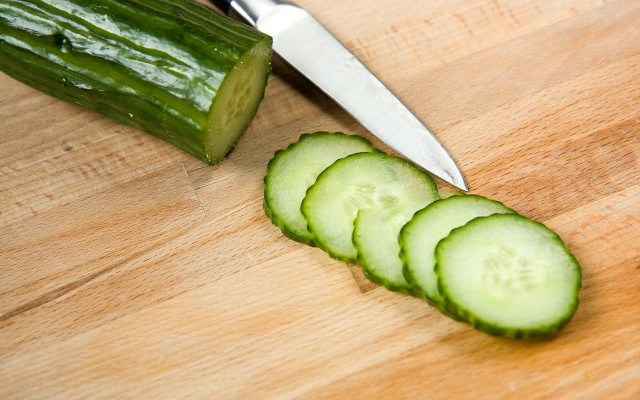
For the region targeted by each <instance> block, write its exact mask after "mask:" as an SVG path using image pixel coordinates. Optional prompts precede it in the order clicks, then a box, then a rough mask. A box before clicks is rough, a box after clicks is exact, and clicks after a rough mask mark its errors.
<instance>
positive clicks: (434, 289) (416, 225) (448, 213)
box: [399, 195, 514, 310]
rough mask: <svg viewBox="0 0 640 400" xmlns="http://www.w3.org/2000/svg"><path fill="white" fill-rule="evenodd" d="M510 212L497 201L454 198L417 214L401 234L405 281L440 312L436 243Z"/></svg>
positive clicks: (474, 196) (430, 206)
mask: <svg viewBox="0 0 640 400" xmlns="http://www.w3.org/2000/svg"><path fill="white" fill-rule="evenodd" d="M513 212H514V211H513V210H511V209H509V208H507V207H505V206H504V205H503V204H502V203H500V202H497V201H494V200H489V199H487V198H485V197H482V196H477V195H454V196H452V197H448V198H446V199H442V200H438V201H436V202H433V203H431V204H430V205H429V206H427V207H426V208H425V209H423V210H420V211H418V212H417V213H416V215H415V216H414V217H413V218H412V219H411V221H409V222H408V223H407V224H406V225H405V226H404V227H403V228H402V230H401V231H400V235H399V241H400V248H401V255H400V257H401V259H402V260H403V262H404V276H405V278H406V279H407V281H408V282H409V283H411V284H412V285H414V286H415V287H416V288H417V289H418V290H419V291H421V292H422V293H423V294H424V297H425V298H426V300H427V301H428V302H429V303H430V304H432V305H433V306H435V307H436V308H438V309H440V310H443V307H442V306H443V299H442V296H441V295H440V293H439V292H438V281H437V278H436V274H435V272H434V267H435V264H436V259H435V257H434V250H435V248H436V245H437V244H438V242H439V241H440V240H441V239H442V238H444V237H445V236H447V235H448V234H449V232H451V230H452V229H453V228H457V227H459V226H462V225H464V224H466V223H467V222H469V221H471V220H472V219H474V218H477V217H484V216H487V215H491V214H496V213H502V214H504V213H513Z"/></svg>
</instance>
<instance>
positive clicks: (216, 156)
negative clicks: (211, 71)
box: [207, 40, 271, 164]
mask: <svg viewBox="0 0 640 400" xmlns="http://www.w3.org/2000/svg"><path fill="white" fill-rule="evenodd" d="M270 70H271V42H270V41H267V40H265V41H262V42H259V43H257V44H256V45H255V46H254V47H253V49H251V50H250V51H248V52H247V53H246V54H245V55H244V56H242V58H240V60H239V61H238V62H237V63H236V65H235V66H234V67H233V70H232V71H231V72H230V73H229V74H228V75H227V76H226V77H225V79H224V81H223V82H222V84H221V85H220V89H219V91H218V95H217V96H216V99H215V101H214V103H213V104H212V105H211V110H210V111H209V129H208V132H207V162H208V163H209V164H215V163H217V162H218V161H220V160H221V159H222V158H223V157H224V156H225V155H226V154H227V153H228V152H229V150H231V148H232V147H233V145H234V144H235V143H236V142H237V141H238V139H239V138H240V136H241V135H242V133H244V131H245V130H246V129H247V127H248V126H249V124H250V123H251V120H252V119H253V116H254V115H255V114H256V112H257V111H258V106H259V105H260V101H261V100H262V98H263V97H264V86H265V81H266V80H267V78H268V76H269V72H270Z"/></svg>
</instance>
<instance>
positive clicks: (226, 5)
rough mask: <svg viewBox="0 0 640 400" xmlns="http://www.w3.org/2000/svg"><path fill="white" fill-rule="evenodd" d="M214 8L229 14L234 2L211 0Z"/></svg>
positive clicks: (229, 0) (230, 0)
mask: <svg viewBox="0 0 640 400" xmlns="http://www.w3.org/2000/svg"><path fill="white" fill-rule="evenodd" d="M209 1H210V2H212V3H213V5H214V6H216V7H218V8H219V9H220V10H221V11H222V12H223V13H225V14H229V7H230V6H231V2H232V1H233V0H209Z"/></svg>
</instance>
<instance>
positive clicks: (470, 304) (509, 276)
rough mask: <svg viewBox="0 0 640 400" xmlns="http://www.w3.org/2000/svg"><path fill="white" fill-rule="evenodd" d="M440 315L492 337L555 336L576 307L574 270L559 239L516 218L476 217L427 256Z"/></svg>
mask: <svg viewBox="0 0 640 400" xmlns="http://www.w3.org/2000/svg"><path fill="white" fill-rule="evenodd" d="M435 258H436V267H435V272H436V275H437V277H438V285H439V290H440V292H441V294H442V296H443V298H444V302H445V306H446V308H447V310H450V311H451V312H452V313H454V314H456V315H459V316H461V317H463V318H464V319H466V320H467V321H469V322H470V323H471V324H472V325H473V326H474V327H475V328H477V329H479V330H482V331H484V332H487V333H489V334H491V335H495V336H503V337H509V338H530V337H537V336H546V335H550V334H553V333H555V332H557V331H558V330H559V329H560V328H561V327H562V326H563V325H564V324H566V323H567V321H569V319H570V318H571V316H572V315H573V314H574V312H575V310H576V308H577V306H578V291H579V289H580V286H581V279H582V275H581V271H580V266H579V265H578V263H577V261H576V259H575V258H574V257H573V256H572V255H571V253H569V251H568V250H567V248H566V246H565V245H564V243H563V242H562V240H561V239H560V238H559V237H558V236H557V235H556V234H555V233H554V232H552V231H551V230H549V229H548V228H547V227H546V226H544V225H543V224H541V223H539V222H535V221H532V220H529V219H527V218H525V217H522V216H520V215H517V214H494V215H491V216H488V217H481V218H476V219H474V220H472V221H470V222H468V223H467V224H466V225H464V226H462V227H459V228H456V229H454V230H453V231H451V233H450V234H449V236H447V237H446V238H444V239H442V240H441V241H440V242H439V243H438V245H437V246H436V250H435Z"/></svg>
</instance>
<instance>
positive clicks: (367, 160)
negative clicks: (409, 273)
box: [301, 153, 438, 272]
mask: <svg viewBox="0 0 640 400" xmlns="http://www.w3.org/2000/svg"><path fill="white" fill-rule="evenodd" d="M437 196H438V195H437V191H436V187H435V184H434V183H433V180H431V178H429V176H428V175H427V174H425V173H424V172H422V171H420V170H418V169H417V168H415V167H414V166H412V165H411V164H409V162H407V161H406V160H404V159H401V158H398V157H392V156H389V155H386V154H383V153H359V154H353V155H350V156H348V157H345V158H342V159H340V160H338V161H336V162H335V163H333V164H332V165H331V166H330V167H328V168H327V169H325V170H324V171H323V172H322V173H321V174H320V175H319V176H318V179H317V180H316V182H315V183H314V184H313V185H312V186H311V187H310V188H309V189H308V190H307V194H306V196H305V198H304V200H303V201H302V208H301V210H302V214H303V215H304V217H305V220H306V221H307V225H308V227H309V230H310V231H311V232H312V233H313V236H314V237H315V241H316V244H317V245H318V246H319V247H320V248H322V249H323V250H325V251H326V252H327V253H329V255H330V256H331V257H334V258H336V259H339V260H344V261H349V262H356V261H357V254H358V253H357V251H356V248H355V247H354V245H353V243H352V237H353V227H354V225H353V223H354V220H355V218H356V216H357V214H358V211H359V210H364V209H374V208H375V209H377V210H379V211H380V212H381V214H384V215H386V216H388V218H389V219H390V220H393V219H394V218H399V219H402V218H405V217H406V216H407V215H409V217H410V215H411V214H413V212H414V211H415V210H416V209H418V208H421V207H424V205H426V204H428V203H430V202H431V201H433V200H434V199H436V198H437ZM409 217H406V219H408V218H409ZM373 229H374V230H373V231H372V232H371V234H373V235H376V234H379V235H380V237H382V236H385V235H386V234H387V233H388V232H383V231H382V229H381V230H380V231H379V233H377V231H376V230H375V229H378V228H377V227H374V228H373ZM398 229H399V227H398ZM380 240H381V241H385V242H387V241H386V239H380ZM393 241H397V233H396V235H395V236H393V240H389V242H393ZM367 247H368V246H367ZM395 254H396V257H397V254H398V253H397V252H396V253H395ZM369 272H370V271H369Z"/></svg>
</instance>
